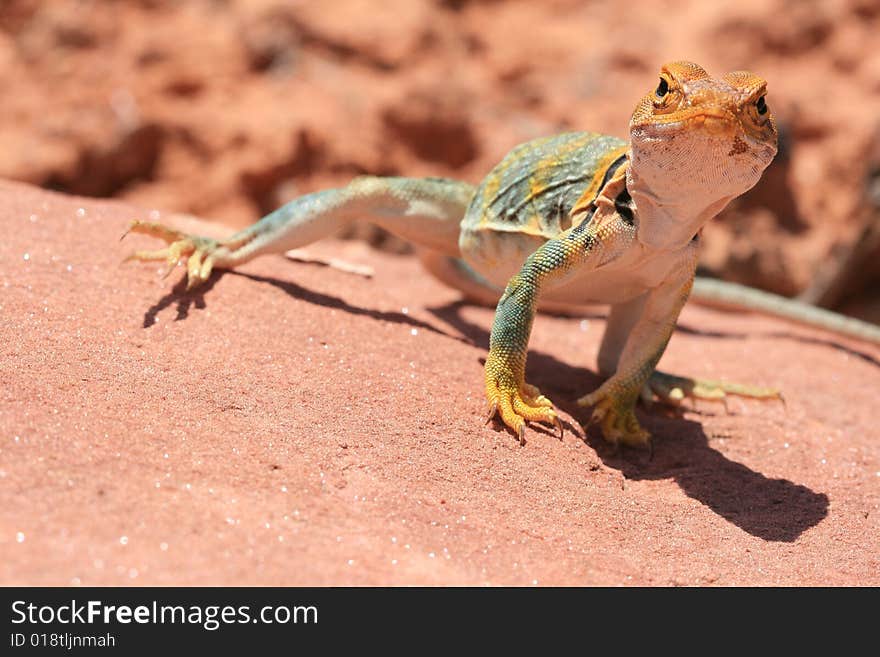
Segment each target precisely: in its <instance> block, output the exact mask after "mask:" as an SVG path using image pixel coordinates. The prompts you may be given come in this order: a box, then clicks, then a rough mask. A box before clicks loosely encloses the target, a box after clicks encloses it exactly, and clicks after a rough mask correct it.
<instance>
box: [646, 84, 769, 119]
mask: <svg viewBox="0 0 880 657" xmlns="http://www.w3.org/2000/svg"><path fill="white" fill-rule="evenodd" d="M668 93H669V83H668V82H667V81H666V78H660V84H658V85H657V91H655V92H654V94H656V96H657V98H663V96H665V95H666V94H668ZM759 111H760V110H759Z"/></svg>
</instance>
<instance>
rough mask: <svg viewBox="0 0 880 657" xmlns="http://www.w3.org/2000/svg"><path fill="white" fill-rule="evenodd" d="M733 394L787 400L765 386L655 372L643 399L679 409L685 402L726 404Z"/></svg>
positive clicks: (646, 385) (775, 390)
mask: <svg viewBox="0 0 880 657" xmlns="http://www.w3.org/2000/svg"><path fill="white" fill-rule="evenodd" d="M730 395H733V396H737V397H746V398H749V399H758V400H763V401H771V400H779V401H783V402H784V399H783V397H782V393H780V392H779V390H777V389H775V388H766V387H762V386H752V385H744V384H740V383H729V382H726V381H711V380H707V379H692V378H690V377H684V376H676V375H674V374H668V373H666V372H661V371H660V370H655V371H654V372H653V373H652V374H651V378H650V379H648V382H647V383H646V384H645V387H644V389H643V390H642V399H643V400H644V401H645V402H648V403H651V402H653V401H659V402H661V403H665V404H668V405H672V406H678V405H679V404H680V403H681V402H682V401H683V400H684V399H691V400H697V399H700V400H705V401H720V402H723V403H725V404H726V402H727V397H728V396H730Z"/></svg>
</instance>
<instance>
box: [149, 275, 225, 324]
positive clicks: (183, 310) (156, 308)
mask: <svg viewBox="0 0 880 657" xmlns="http://www.w3.org/2000/svg"><path fill="white" fill-rule="evenodd" d="M224 273H225V272H223V271H215V272H214V273H212V274H211V276H210V277H209V278H208V280H207V281H205V282H204V283H202V284H201V285H199V286H198V287H197V288H195V289H194V290H187V289H186V276H184V277H183V278H181V279H180V280H179V281H177V283H175V284H174V287H172V288H171V291H170V292H168V293H167V294H165V296H163V297H162V298H161V299H159V300H158V301H157V302H156V303H154V304H153V305H152V306H150V307H149V308H148V309H147V312H145V313H144V322H143V327H144V328H150V327H151V326H152V325H153V324H155V323H156V317H157V316H158V315H159V313H160V312H162V311H163V310H165V309H166V308H168V307H169V306H170V305H171V304H173V303H175V302H176V303H177V317H175V318H174V321H180V320H183V319H186V318H187V317H188V316H189V309H190V308H191V307H192V306H193V305H195V307H196V308H198V309H199V310H204V309H205V308H206V307H207V304H206V303H205V293H206V292H208V291H210V290H211V288H212V287H214V285H216V283H217V281H218V280H220V277H221V276H222V275H223V274H224Z"/></svg>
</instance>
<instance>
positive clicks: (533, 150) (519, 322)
mask: <svg viewBox="0 0 880 657" xmlns="http://www.w3.org/2000/svg"><path fill="white" fill-rule="evenodd" d="M765 93H766V84H765V82H764V81H763V80H762V79H760V78H758V77H757V76H755V75H752V74H750V73H745V72H737V73H730V74H727V75H725V76H723V77H722V78H719V79H714V78H712V77H710V76H709V75H708V73H706V72H705V71H704V70H703V69H702V68H700V67H699V66H697V65H696V64H691V63H689V62H675V63H672V64H667V65H666V66H664V67H663V68H662V69H661V71H660V83H659V85H658V87H657V89H656V90H654V91H651V92H649V93H648V94H646V95H645V97H644V98H643V99H642V100H641V102H640V103H639V104H638V106H637V107H636V110H635V112H634V113H633V116H632V120H631V122H630V141H629V142H626V141H624V140H621V139H618V138H616V137H609V136H604V135H597V134H591V133H567V134H562V135H558V136H556V137H549V138H543V139H537V140H534V141H531V142H528V143H526V144H523V145H521V146H518V147H517V148H515V149H513V151H511V153H510V154H508V156H507V157H505V158H504V160H502V162H501V163H499V165H498V166H497V167H495V169H494V170H493V171H492V172H490V174H489V175H488V176H487V177H486V179H485V180H484V181H483V182H482V183H481V185H480V186H479V187H477V188H474V187H472V186H471V185H469V184H467V183H464V182H459V181H454V180H446V179H440V178H426V179H409V178H377V177H364V178H358V179H355V180H354V181H352V183H351V184H349V185H348V186H346V187H343V188H341V189H333V190H326V191H322V192H317V193H314V194H308V195H306V196H303V197H300V198H298V199H295V200H294V201H292V202H291V203H288V204H287V205H285V206H284V207H282V208H279V209H278V210H276V211H275V212H273V213H271V214H269V215H267V216H266V217H264V218H263V219H261V220H260V221H259V222H258V223H256V224H254V225H253V226H250V227H248V228H246V229H245V230H243V231H240V232H239V233H236V234H235V235H233V236H232V237H230V238H228V239H226V240H210V239H207V238H202V237H195V236H190V235H185V234H182V233H179V232H177V231H174V230H173V229H169V228H166V227H165V226H162V225H160V224H152V223H145V222H134V224H133V225H132V227H131V229H130V230H131V231H132V232H138V233H144V234H148V235H153V236H155V237H159V238H161V239H163V240H165V241H166V242H167V243H168V244H169V246H168V247H167V248H165V249H161V250H158V251H142V252H137V253H135V254H133V255H132V256H131V257H130V259H135V260H166V261H167V262H168V264H169V266H173V265H174V264H175V263H176V262H177V261H178V259H180V258H182V257H186V258H187V277H188V285H189V286H190V287H192V286H196V285H200V284H202V283H203V282H204V281H205V280H207V278H208V277H209V276H210V274H211V271H212V269H214V268H233V267H235V266H237V265H239V264H241V263H243V262H246V261H248V260H250V259H251V258H254V257H256V256H258V255H262V254H266V253H281V252H284V251H287V250H289V249H293V248H298V247H301V246H304V245H306V244H308V243H310V242H314V241H316V240H318V239H320V238H322V237H325V236H328V235H331V234H333V233H334V232H336V231H337V230H339V229H340V228H341V227H342V226H344V225H346V224H348V223H351V222H354V221H370V222H372V223H375V224H378V225H380V226H382V227H384V228H386V229H388V230H390V231H391V232H394V233H396V234H397V235H400V236H401V237H403V238H405V239H407V240H410V241H411V242H413V243H415V244H416V245H417V246H418V247H420V255H421V256H422V259H423V262H424V263H425V265H426V266H427V267H428V269H429V271H431V273H433V274H435V275H436V276H438V277H439V278H440V279H441V280H443V281H444V282H447V283H449V284H450V285H453V286H455V287H457V288H459V289H461V290H462V291H463V292H464V293H465V294H466V295H467V296H468V297H470V298H472V299H475V300H478V301H480V302H483V303H494V302H495V301H497V300H498V298H499V296H500V301H498V308H497V312H496V315H495V321H494V323H493V326H492V335H491V339H490V347H489V355H488V358H487V360H486V368H485V371H486V395H487V398H488V400H489V404H490V408H491V413H492V415H495V414H497V415H498V416H500V418H501V420H502V421H503V422H504V423H505V424H506V425H507V426H509V427H510V428H511V429H512V430H513V431H514V432H515V433H516V434H517V436H518V437H519V439H520V441H522V440H523V438H524V432H525V426H526V423H527V422H545V423H549V424H554V425H556V426H557V427H559V428H560V430H561V426H560V423H559V419H558V417H557V415H556V412H555V410H554V409H553V404H552V403H551V402H550V401H549V400H548V399H547V398H546V397H544V396H543V395H542V394H541V393H540V391H539V390H538V389H537V388H535V387H534V386H532V385H529V384H528V383H526V381H525V365H526V355H527V349H528V341H529V334H530V332H531V327H532V322H533V319H534V315H535V312H536V310H537V309H538V308H539V306H540V307H551V308H560V307H570V306H582V305H585V304H592V303H602V304H609V305H610V306H611V312H610V315H609V320H608V327H607V329H606V332H605V335H604V337H603V340H602V345H601V348H600V354H599V370H600V372H601V373H602V374H603V375H605V376H606V377H608V378H607V380H606V381H605V383H603V384H602V386H600V387H599V389H598V390H596V391H595V392H593V393H590V394H589V395H586V396H584V397H582V398H581V399H580V400H579V402H580V403H581V404H583V405H587V406H594V411H593V418H594V419H595V420H597V421H599V423H600V424H601V427H602V430H603V433H604V435H605V437H606V439H608V440H609V441H611V442H614V443H622V444H626V445H633V446H640V447H643V446H649V445H650V442H649V440H650V436H649V435H648V433H647V432H646V431H645V430H644V429H643V428H642V427H641V426H640V425H639V422H638V420H637V419H636V416H635V413H634V408H635V404H636V401H637V400H638V399H639V397H640V396H641V397H642V398H645V399H647V398H651V399H653V398H654V397H657V398H660V399H661V400H664V401H668V402H670V403H676V402H678V401H680V400H681V399H683V398H684V397H694V398H702V399H720V398H723V397H724V396H725V395H726V394H738V395H743V396H750V397H756V398H775V397H777V396H778V393H776V391H774V390H770V389H767V388H754V387H750V386H739V385H735V384H726V383H714V382H708V381H696V380H694V379H688V378H685V377H675V376H672V375H668V374H664V373H660V372H655V370H654V368H655V366H656V364H657V362H658V361H659V359H660V357H661V355H662V354H663V351H664V349H665V348H666V344H667V342H668V340H669V337H670V335H671V334H672V331H673V328H674V326H675V323H676V320H677V318H678V314H679V312H680V311H681V308H682V306H683V305H684V303H685V301H686V299H687V298H688V295H689V293H690V291H691V288H692V286H693V284H694V272H695V269H696V262H697V255H698V252H699V232H700V229H701V227H702V226H703V224H704V223H705V222H706V221H708V220H709V219H711V218H712V217H714V216H715V215H716V214H717V213H718V212H719V211H720V210H721V209H722V208H723V207H724V206H725V205H726V204H727V203H728V202H729V201H730V200H731V199H732V198H734V197H736V196H737V195H739V194H741V193H743V192H744V191H746V190H747V189H749V188H750V187H752V186H753V185H754V184H755V183H756V182H757V180H758V178H759V177H760V175H761V173H762V172H763V170H764V168H766V166H767V165H768V164H769V163H770V161H771V160H772V158H773V156H774V155H775V153H776V128H775V125H774V123H773V119H772V117H771V115H770V112H769V109H768V108H767V106H766V102H765V100H764V97H765ZM502 292H503V294H502ZM753 292H754V291H753ZM765 297H766V295H765ZM737 298H743V299H745V305H749V304H750V303H751V301H750V299H751V300H756V301H755V305H759V304H758V303H757V300H758V298H759V297H758V296H757V293H756V294H753V295H749V294H745V295H744V294H742V293H740V294H739V296H738V297H737ZM774 303H775V304H777V306H778V308H780V312H782V310H783V306H784V312H786V313H787V316H789V317H794V318H796V319H802V320H803V321H807V322H812V323H818V324H819V325H821V326H830V327H832V328H835V329H838V330H850V329H853V324H852V323H851V322H850V323H843V324H841V323H840V322H836V323H835V322H832V321H830V320H829V318H828V317H825V316H817V315H816V314H815V313H811V312H810V310H809V309H808V308H805V307H804V306H803V305H801V304H797V303H795V302H791V301H789V300H784V299H781V298H778V297H777V298H776V299H775V301H773V300H771V301H768V300H767V298H764V297H761V299H760V307H761V309H763V310H769V311H770V312H773V308H771V307H770V306H772V305H773V304H774ZM834 317H835V318H838V317H839V316H834ZM855 329H858V330H859V331H862V333H861V334H860V335H861V337H866V336H867V337H869V339H875V340H876V339H878V338H877V336H874V335H871V334H870V331H871V329H870V328H868V329H866V328H865V326H863V325H862V326H856V327H855ZM855 329H853V331H854V330H855ZM865 330H867V334H866V333H864V331H865ZM877 334H878V335H880V332H877ZM490 418H491V415H490Z"/></svg>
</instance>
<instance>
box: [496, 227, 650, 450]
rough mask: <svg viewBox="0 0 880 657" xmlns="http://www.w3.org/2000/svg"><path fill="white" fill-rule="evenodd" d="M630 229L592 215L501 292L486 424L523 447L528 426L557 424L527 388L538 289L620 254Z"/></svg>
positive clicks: (545, 403)
mask: <svg viewBox="0 0 880 657" xmlns="http://www.w3.org/2000/svg"><path fill="white" fill-rule="evenodd" d="M633 234H634V233H633V228H632V226H630V225H628V224H626V223H625V222H622V221H620V220H619V218H616V217H615V216H614V215H612V218H611V219H609V218H608V217H607V216H606V217H600V216H594V217H593V220H592V221H589V222H587V221H585V222H583V223H581V224H578V225H576V226H574V227H572V228H570V229H569V230H567V231H566V232H564V233H563V234H562V235H560V236H559V237H558V238H555V239H552V240H549V241H548V242H545V243H544V244H543V245H542V246H541V247H540V248H539V249H538V250H537V251H535V252H534V253H533V254H532V255H530V256H529V257H528V258H527V259H526V261H525V263H524V264H523V266H522V268H521V269H520V271H519V273H517V274H515V275H514V276H513V278H511V279H510V282H509V283H508V284H507V288H506V289H505V291H504V294H503V295H502V297H501V299H500V301H499V302H498V307H497V309H496V311H495V320H494V322H493V324H492V334H491V337H490V339H489V355H488V357H487V358H486V368H485V372H486V397H487V399H488V401H489V409H490V411H489V418H488V419H489V420H491V419H492V417H494V416H495V415H496V414H497V415H499V416H500V417H501V420H502V421H503V422H504V424H506V425H507V426H508V427H510V428H511V429H513V430H514V431H515V432H516V435H517V437H518V438H519V441H520V443H523V442H524V436H525V426H526V422H544V423H547V424H553V425H555V426H556V427H557V428H558V429H559V430H560V433H561V430H562V428H561V426H562V425H561V423H560V421H559V418H558V416H557V415H556V411H555V410H553V404H552V403H551V402H550V400H549V399H547V398H546V397H545V396H544V395H542V394H541V392H540V391H539V390H538V389H537V388H536V387H535V386H533V385H530V384H528V383H526V380H525V370H526V356H527V353H528V344H529V336H530V334H531V330H532V323H533V321H534V317H535V311H536V309H537V304H538V297H539V295H540V293H541V291H542V289H544V288H546V287H547V286H549V285H556V284H559V283H561V282H563V281H564V280H565V279H566V276H567V274H569V273H570V272H571V271H573V270H577V271H583V270H584V269H590V268H595V267H597V266H598V265H599V264H601V262H602V258H603V254H605V253H614V252H618V251H619V250H620V247H621V246H622V243H623V242H627V241H630V240H632V237H633Z"/></svg>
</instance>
